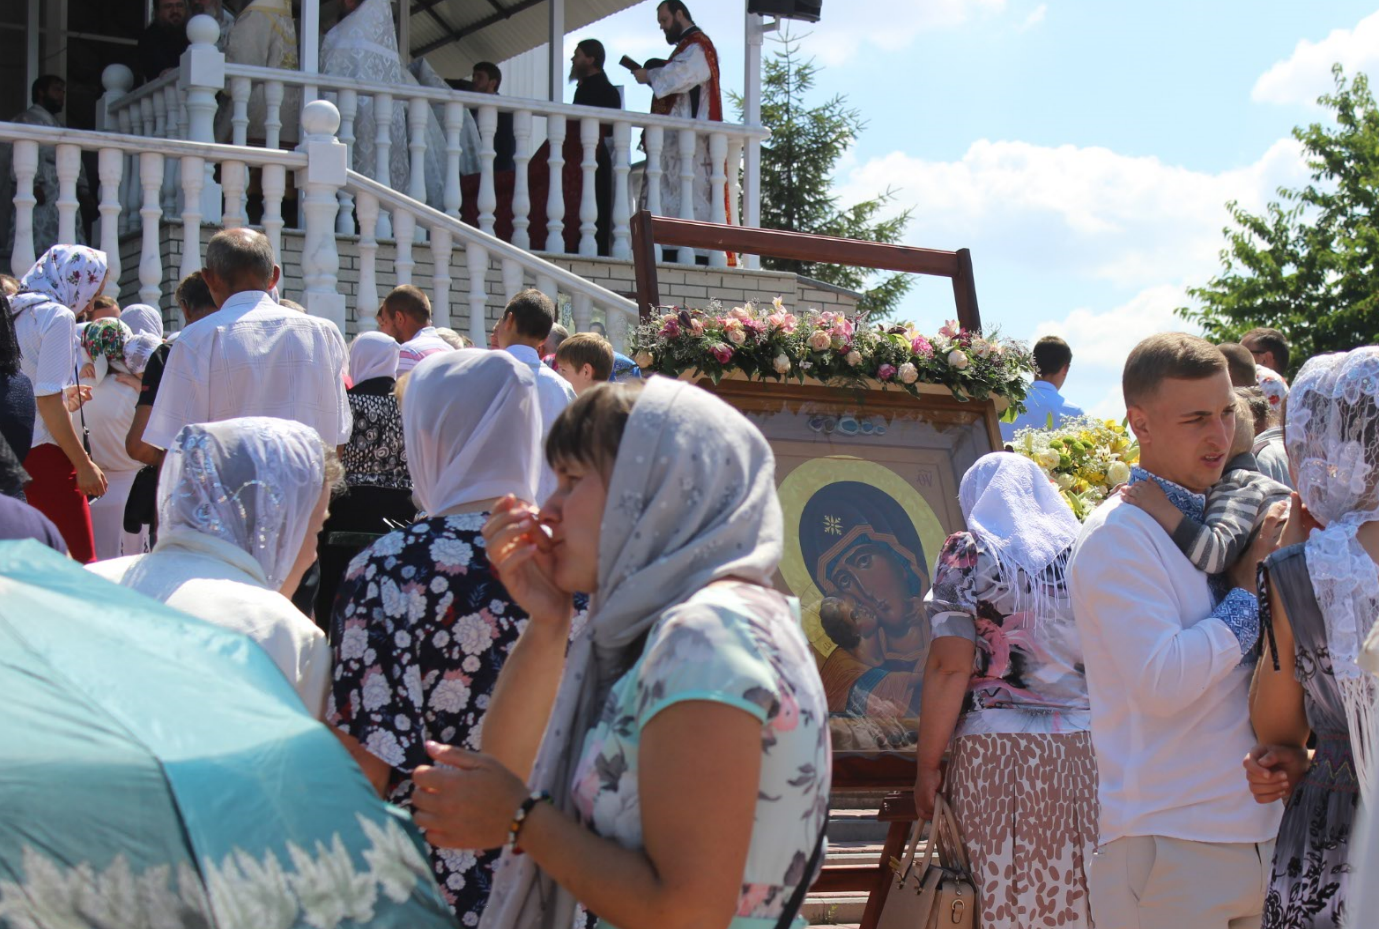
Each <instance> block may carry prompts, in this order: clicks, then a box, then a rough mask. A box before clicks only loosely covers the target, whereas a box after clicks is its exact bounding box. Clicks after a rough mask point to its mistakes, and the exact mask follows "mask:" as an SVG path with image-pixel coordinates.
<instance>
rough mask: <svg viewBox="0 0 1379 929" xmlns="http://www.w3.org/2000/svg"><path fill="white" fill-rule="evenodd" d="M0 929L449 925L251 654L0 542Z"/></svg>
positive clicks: (53, 557) (244, 644)
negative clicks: (0, 701)
mask: <svg viewBox="0 0 1379 929" xmlns="http://www.w3.org/2000/svg"><path fill="white" fill-rule="evenodd" d="M0 694H3V695H4V696H3V700H4V706H3V709H0V753H3V754H2V755H0V757H2V758H3V761H0V926H9V927H14V929H20V927H34V929H39V927H42V929H66V927H72V929H77V927H81V929H88V927H96V929H143V927H148V929H164V927H169V929H171V927H195V926H207V927H212V926H213V927H220V929H239V927H244V929H250V927H252V929H290V927H295V926H301V927H310V929H336V927H348V926H363V925H369V926H398V927H403V926H405V927H408V929H413V927H417V929H424V927H431V926H437V927H439V926H453V925H454V918H453V916H452V915H451V913H450V910H449V909H448V908H447V907H446V905H445V902H444V900H443V899H442V897H441V895H440V892H439V890H438V889H437V888H436V885H435V881H434V879H433V878H432V876H431V869H430V866H429V864H428V860H427V856H426V853H425V850H424V845H423V844H422V842H421V840H420V837H419V835H418V833H417V832H416V830H415V828H414V827H413V826H412V824H411V821H410V820H409V819H408V818H407V816H406V815H405V814H404V813H402V812H401V811H400V810H398V809H396V808H395V807H392V806H390V805H388V804H386V803H384V802H383V801H382V800H380V799H379V797H378V795H377V794H376V793H375V792H374V790H373V788H372V787H371V786H370V785H369V783H368V782H367V781H366V780H365V778H364V776H363V774H362V773H361V772H360V771H359V769H358V767H356V766H355V764H354V762H353V761H352V760H351V759H350V757H349V755H348V753H347V752H346V751H345V749H344V748H343V746H341V744H340V743H339V742H338V741H337V740H336V739H335V737H334V736H333V735H331V733H330V732H329V731H328V730H327V729H326V728H325V727H324V726H322V725H321V724H320V723H319V722H317V721H316V720H314V719H313V718H312V717H311V716H310V715H309V714H308V713H307V711H306V710H305V708H303V706H302V703H301V700H300V699H299V698H298V697H297V695H296V693H295V692H294V691H293V689H292V687H291V685H290V684H288V682H287V680H286V679H285V678H284V677H283V675H282V673H281V672H280V671H279V670H278V668H277V667H276V666H275V665H274V664H273V662H272V661H271V660H270V659H269V657H268V656H267V654H265V653H264V652H263V651H262V649H260V648H259V647H258V646H257V645H255V644H254V643H253V642H252V641H251V640H250V639H248V638H246V637H245V636H243V635H239V634H237V633H234V632H230V631H227V630H224V629H221V628H219V627H216V626H213V625H211V624H209V623H205V622H202V621H200V620H196V619H192V618H190V617H188V616H185V615H183V614H181V613H178V612H176V611H174V610H170V609H168V608H167V607H164V606H163V605H161V604H159V603H156V602H155V601H153V600H150V599H148V598H146V597H144V596H142V595H140V594H137V593H134V592H133V591H130V590H126V589H125V588H123V587H118V586H116V585H113V584H110V583H109V582H107V581H104V580H102V579H100V578H98V577H95V576H94V575H92V574H89V573H88V572H86V571H84V570H83V569H81V568H80V567H78V566H77V565H76V564H74V563H73V562H71V561H69V560H67V559H66V558H63V557H62V556H60V555H58V554H57V553H55V552H53V551H52V550H50V549H48V548H46V547H44V546H42V545H39V544H38V543H37V542H5V543H0Z"/></svg>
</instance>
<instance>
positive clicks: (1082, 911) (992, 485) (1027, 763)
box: [915, 452, 1098, 929]
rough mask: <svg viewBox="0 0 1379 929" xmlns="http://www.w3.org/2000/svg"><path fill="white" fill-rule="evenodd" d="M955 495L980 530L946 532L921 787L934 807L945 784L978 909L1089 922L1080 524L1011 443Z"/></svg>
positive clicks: (1089, 801) (1059, 922)
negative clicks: (1077, 567)
mask: <svg viewBox="0 0 1379 929" xmlns="http://www.w3.org/2000/svg"><path fill="white" fill-rule="evenodd" d="M959 498H960V502H961V504H962V511H963V516H964V517H965V518H966V520H967V525H968V528H969V530H970V531H969V532H958V533H954V534H953V535H952V536H950V537H949V538H948V541H947V543H946V544H945V545H944V547H943V551H942V552H940V554H939V557H938V565H937V568H936V569H935V573H934V587H933V590H932V591H930V593H929V602H928V612H929V618H930V621H931V622H932V624H933V633H934V639H933V643H932V645H931V647H930V652H929V660H928V664H927V666H926V669H925V672H924V695H923V706H924V712H923V714H922V716H921V717H920V726H919V744H918V747H917V752H916V761H917V765H918V775H917V777H916V781H915V803H916V806H917V808H918V811H919V814H920V816H921V817H923V818H924V819H931V818H932V817H933V809H934V796H935V794H936V793H937V792H938V791H939V789H940V787H946V788H947V799H948V800H949V801H950V802H951V803H952V805H953V810H954V812H955V813H956V814H957V817H958V821H959V823H960V824H961V828H962V833H963V840H964V842H965V844H966V846H967V851H968V855H969V858H970V860H971V863H972V872H973V877H974V878H975V880H976V883H977V892H978V894H979V895H980V901H981V902H980V905H979V910H978V916H979V918H980V920H981V924H982V925H985V926H1009V927H1017V929H1028V927H1036V926H1037V927H1044V926H1084V927H1089V926H1091V924H1092V923H1091V915H1090V910H1089V907H1088V902H1087V875H1088V871H1089V870H1090V867H1091V861H1092V853H1093V851H1094V850H1095V849H1096V840H1097V815H1098V806H1097V779H1096V759H1095V756H1094V755H1093V752H1092V739H1091V733H1090V731H1089V728H1090V725H1091V704H1090V703H1089V701H1088V699H1087V679H1086V676H1085V675H1084V673H1083V668H1082V647H1081V641H1080V639H1079V637H1078V634H1077V627H1076V625H1074V623H1073V613H1072V605H1071V602H1070V601H1069V598H1068V590H1067V584H1066V580H1065V576H1064V572H1065V570H1066V568H1067V559H1068V555H1069V552H1070V551H1071V547H1072V544H1073V542H1075V541H1076V540H1077V535H1078V531H1079V529H1080V528H1081V527H1080V526H1079V524H1078V522H1077V520H1076V518H1074V516H1073V514H1072V511H1071V510H1070V509H1069V508H1068V505H1067V504H1066V503H1064V502H1063V501H1062V499H1061V498H1060V497H1059V495H1058V490H1057V488H1056V487H1054V485H1053V484H1051V483H1050V482H1049V479H1048V477H1046V476H1045V475H1044V473H1043V472H1042V471H1041V470H1040V469H1039V466H1038V465H1036V464H1035V463H1034V462H1033V461H1031V460H1029V459H1028V458H1025V457H1022V456H1020V455H1014V454H1010V453H1008V452H997V453H995V454H992V455H987V456H985V457H983V458H981V459H980V460H979V461H978V462H977V463H976V464H975V465H973V466H972V468H971V469H970V470H969V471H968V472H967V474H965V475H964V476H963V479H962V486H961V488H960V490H959ZM955 736H956V739H954V737H955ZM950 740H951V741H952V742H953V755H952V760H951V761H950V763H949V767H948V773H947V777H946V780H945V778H944V776H943V774H942V773H941V768H940V762H941V760H942V758H943V754H944V751H945V749H947V748H948V745H949V742H950Z"/></svg>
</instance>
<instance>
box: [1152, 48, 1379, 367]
mask: <svg viewBox="0 0 1379 929" xmlns="http://www.w3.org/2000/svg"><path fill="white" fill-rule="evenodd" d="M1332 73H1333V74H1334V75H1335V80H1336V89H1335V91H1334V92H1333V93H1330V94H1326V95H1324V96H1322V97H1321V98H1320V99H1319V100H1318V102H1319V103H1320V104H1321V105H1322V106H1325V107H1327V108H1328V109H1330V110H1331V111H1332V112H1333V113H1334V116H1335V125H1334V126H1330V125H1328V126H1323V125H1322V124H1320V123H1313V124H1312V125H1311V126H1308V127H1306V128H1303V127H1301V126H1299V127H1298V128H1296V129H1294V130H1293V137H1294V138H1296V139H1297V140H1298V141H1299V142H1301V143H1302V146H1303V150H1304V152H1305V154H1306V156H1307V163H1308V166H1309V167H1310V168H1311V169H1312V182H1311V183H1310V184H1308V185H1307V186H1306V187H1302V188H1300V189H1282V190H1280V191H1279V197H1280V198H1281V199H1282V202H1281V203H1280V202H1277V201H1276V202H1271V203H1270V204H1269V205H1268V206H1267V207H1265V209H1264V215H1262V216H1256V215H1254V214H1252V213H1249V212H1248V211H1246V210H1244V209H1242V208H1241V207H1240V206H1239V205H1238V204H1236V203H1235V202H1231V203H1228V204H1226V209H1227V210H1229V211H1230V214H1231V219H1232V220H1233V221H1234V228H1227V229H1226V230H1224V234H1225V237H1226V247H1225V248H1223V249H1222V250H1221V263H1222V270H1221V272H1220V273H1219V274H1218V275H1217V276H1216V277H1214V278H1212V279H1211V281H1209V282H1208V283H1207V284H1206V285H1205V286H1203V287H1194V288H1189V290H1188V294H1189V295H1190V296H1192V297H1194V298H1195V299H1197V300H1198V301H1200V304H1201V305H1200V308H1196V309H1194V308H1190V307H1182V308H1180V309H1179V310H1178V313H1179V315H1180V316H1182V317H1183V318H1185V319H1190V320H1193V321H1195V322H1197V323H1198V324H1200V325H1201V326H1202V328H1203V329H1204V330H1205V332H1206V334H1207V337H1208V338H1211V339H1213V340H1233V339H1237V338H1239V336H1240V335H1241V334H1242V333H1244V332H1245V331H1247V330H1249V329H1251V328H1253V327H1255V326H1269V327H1272V328H1275V329H1279V330H1280V331H1282V332H1283V333H1284V334H1285V335H1286V336H1287V337H1288V340H1289V341H1290V342H1291V343H1292V344H1293V358H1294V359H1295V362H1294V369H1295V370H1296V368H1297V367H1298V366H1299V365H1301V364H1302V362H1303V361H1305V360H1307V359H1308V358H1309V357H1311V356H1312V355H1316V354H1319V353H1322V352H1332V351H1347V350H1349V349H1352V348H1355V347H1356V346H1359V345H1372V344H1375V343H1376V342H1379V229H1376V228H1375V226H1374V220H1375V208H1376V205H1377V204H1379V110H1377V109H1376V107H1375V104H1374V97H1373V95H1372V94H1371V93H1370V89H1369V80H1368V79H1367V78H1366V77H1365V76H1364V75H1363V74H1358V75H1356V76H1355V79H1354V80H1352V81H1349V82H1347V80H1346V77H1345V74H1344V73H1343V72H1342V69H1341V66H1340V65H1336V66H1335V67H1334V68H1333V69H1332ZM1281 373H1285V374H1291V373H1292V372H1281Z"/></svg>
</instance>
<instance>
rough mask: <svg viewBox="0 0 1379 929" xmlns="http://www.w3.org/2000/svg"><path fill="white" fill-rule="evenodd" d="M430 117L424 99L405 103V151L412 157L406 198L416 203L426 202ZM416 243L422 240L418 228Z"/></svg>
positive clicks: (429, 105)
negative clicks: (406, 140)
mask: <svg viewBox="0 0 1379 929" xmlns="http://www.w3.org/2000/svg"><path fill="white" fill-rule="evenodd" d="M430 116H431V103H430V101H428V100H427V99H426V98H425V97H413V98H412V99H411V100H409V101H408V102H407V129H408V131H409V133H410V139H409V140H408V143H407V150H408V151H409V152H410V153H411V155H412V164H411V170H410V171H409V172H408V178H407V196H409V197H411V198H412V199H413V200H415V201H417V202H418V203H425V202H426V124H427V122H428V120H429V119H430ZM416 232H417V241H418V242H420V241H421V239H422V236H421V229H420V228H418V229H417V230H416Z"/></svg>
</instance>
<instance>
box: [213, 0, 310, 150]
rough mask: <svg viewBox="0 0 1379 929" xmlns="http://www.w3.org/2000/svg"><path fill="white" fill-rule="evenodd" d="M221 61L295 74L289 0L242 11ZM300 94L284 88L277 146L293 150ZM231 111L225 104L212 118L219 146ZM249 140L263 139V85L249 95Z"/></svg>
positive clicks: (259, 1) (227, 134) (267, 0)
mask: <svg viewBox="0 0 1379 929" xmlns="http://www.w3.org/2000/svg"><path fill="white" fill-rule="evenodd" d="M225 60H226V62H228V63H229V64H238V65H254V66H256V67H259V68H281V69H283V70H286V71H295V70H297V68H298V59H297V25H296V23H294V22H293V20H292V2H291V0H254V2H253V3H251V4H249V5H248V6H247V7H245V8H244V11H243V12H241V13H240V14H239V17H238V19H236V20H235V23H234V26H233V28H231V30H230V38H229V40H228V41H227V43H226V51H225ZM301 110H302V91H301V89H300V88H298V87H293V86H291V85H284V87H283V102H282V107H281V108H280V109H279V110H278V119H279V121H280V122H281V123H282V128H281V129H280V130H278V133H279V134H278V140H279V141H278V144H279V145H280V146H281V147H282V148H293V147H295V146H296V144H297V140H298V136H299V135H300V131H301V130H300V122H301ZM233 115H234V113H233V107H232V106H231V104H230V103H229V101H226V102H225V104H224V105H222V106H221V108H220V112H219V113H217V114H216V138H217V139H219V140H221V141H222V142H226V141H229V140H230V138H231V132H232V127H231V123H230V119H231V117H232V116H233ZM248 116H249V135H248V137H249V139H250V140H259V139H265V138H267V135H266V134H267V131H268V130H267V127H266V124H267V122H268V100H267V97H266V96H265V91H264V85H263V84H260V83H255V84H254V85H253V89H252V90H250V92H249V113H248Z"/></svg>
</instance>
